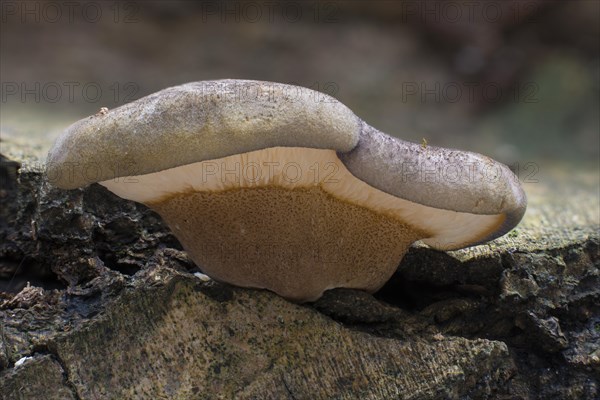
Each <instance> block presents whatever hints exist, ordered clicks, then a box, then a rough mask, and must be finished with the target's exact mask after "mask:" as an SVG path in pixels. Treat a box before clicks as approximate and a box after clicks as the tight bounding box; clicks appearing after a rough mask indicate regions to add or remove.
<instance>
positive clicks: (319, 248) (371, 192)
mask: <svg viewBox="0 0 600 400" xmlns="http://www.w3.org/2000/svg"><path fill="white" fill-rule="evenodd" d="M100 183H101V184H102V185H104V186H106V187H107V188H108V189H109V190H111V191H112V192H114V193H115V194H117V195H118V196H120V197H123V198H126V199H130V200H134V201H137V202H141V203H144V204H147V205H149V206H150V207H151V208H153V209H155V210H156V211H157V212H158V213H159V214H160V215H161V216H162V217H163V218H164V219H165V220H166V222H167V223H168V224H169V226H171V228H172V229H173V231H174V233H175V235H176V236H177V237H178V239H179V240H180V241H181V242H182V245H183V246H184V248H185V249H186V250H187V251H188V252H189V254H190V256H191V257H192V259H193V260H194V261H195V262H196V263H197V264H198V265H199V266H200V267H201V268H202V269H203V271H204V272H206V273H207V274H208V275H210V276H212V277H213V278H215V279H218V280H222V281H226V282H229V283H233V284H236V285H239V286H246V287H257V288H266V289H270V290H272V291H275V292H276V293H279V294H280V295H283V296H285V297H288V298H290V299H294V300H299V301H307V300H314V299H316V298H318V297H320V295H321V294H322V293H323V292H324V291H325V290H327V289H331V288H335V287H353V288H358V289H365V290H369V291H375V290H377V289H379V288H380V287H381V286H382V285H383V284H384V283H385V282H386V281H387V280H388V279H389V277H390V276H391V275H392V274H393V272H394V271H395V269H396V267H397V265H398V263H399V261H400V260H401V258H402V257H403V255H404V253H405V252H406V251H407V250H408V247H409V246H410V244H411V243H413V242H414V241H416V240H422V241H423V242H425V243H426V244H428V245H430V246H432V247H434V248H437V249H443V250H447V249H455V248H461V247H465V246H468V245H469V244H472V243H476V242H478V241H479V240H481V239H482V238H484V237H486V236H488V235H489V234H490V232H493V231H495V230H496V229H498V227H499V226H500V225H501V224H502V223H503V222H504V219H505V216H504V215H503V214H496V215H485V214H471V213H465V212H456V211H451V210H445V209H440V208H433V207H429V206H424V205H422V204H418V203H415V202H411V201H408V200H405V199H402V198H398V197H395V196H393V195H390V194H388V193H385V192H383V191H381V190H378V189H376V188H374V187H372V186H370V185H369V184H367V183H365V182H363V181H362V180H360V179H358V178H356V177H355V176H354V175H352V173H350V172H349V171H348V169H347V168H346V167H345V166H344V164H343V163H342V162H341V161H340V159H339V158H338V155H337V154H336V152H335V151H334V150H324V149H313V148H300V147H272V148H266V149H263V150H256V151H251V152H247V153H242V154H236V155H232V156H228V157H223V158H219V159H213V160H206V161H201V162H196V163H192V164H187V165H183V166H179V167H175V168H171V169H166V170H163V171H160V172H155V173H150V174H145V175H138V176H130V177H119V178H115V179H111V180H106V181H103V182H100Z"/></svg>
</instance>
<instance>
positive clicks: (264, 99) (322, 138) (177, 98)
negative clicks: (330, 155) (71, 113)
mask: <svg viewBox="0 0 600 400" xmlns="http://www.w3.org/2000/svg"><path fill="white" fill-rule="evenodd" d="M359 128H360V120H359V119H358V117H357V116H356V115H354V113H353V112H352V111H351V110H350V109H349V108H348V107H346V106H345V105H343V104H342V103H340V102H339V101H337V100H335V99H334V98H332V97H330V96H327V95H325V94H323V93H320V92H315V91H313V90H310V89H306V88H303V87H300V86H294V85H286V84H281V83H275V82H261V81H250V80H235V79H226V80H218V81H202V82H192V83H187V84H184V85H180V86H175V87H171V88H167V89H164V90H161V91H159V92H157V93H154V94H151V95H149V96H146V97H144V98H141V99H139V100H137V101H134V102H131V103H128V104H125V105H123V106H121V107H119V108H116V109H113V110H108V111H105V112H103V113H98V114H96V115H93V116H90V117H88V118H84V119H82V120H80V121H78V122H76V123H74V124H73V125H71V126H70V127H68V128H67V129H66V131H65V132H64V133H63V134H62V135H61V136H60V137H59V138H58V139H57V141H56V143H55V144H54V146H53V147H52V149H51V150H50V152H49V153H48V158H47V163H46V173H47V175H48V177H49V179H50V181H51V182H52V183H53V184H54V185H56V186H58V187H60V188H63V189H75V188H78V187H82V186H86V185H89V184H91V183H95V182H101V181H104V180H107V179H112V178H118V177H121V176H132V175H142V174H147V173H151V172H156V171H161V170H165V169H168V168H173V167H177V166H180V165H186V164H189V163H192V162H197V161H202V160H211V159H216V158H220V157H225V156H229V155H232V154H239V153H244V152H248V151H252V150H259V149H264V148H269V147H275V146H288V147H289V146H296V147H310V148H323V149H334V150H337V151H349V150H351V149H352V148H353V147H354V146H355V145H356V143H357V142H358V136H359Z"/></svg>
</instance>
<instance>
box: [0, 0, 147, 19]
mask: <svg viewBox="0 0 600 400" xmlns="http://www.w3.org/2000/svg"><path fill="white" fill-rule="evenodd" d="M141 7H142V6H141V3H139V2H135V1H10V0H9V1H2V2H1V3H0V21H1V22H2V23H14V22H18V23H22V24H28V23H34V24H41V23H47V24H58V23H66V24H75V23H81V22H84V23H90V24H96V23H99V22H101V21H109V22H113V23H116V24H118V23H124V24H132V23H137V22H140V12H141Z"/></svg>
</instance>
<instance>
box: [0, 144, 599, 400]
mask: <svg viewBox="0 0 600 400" xmlns="http://www.w3.org/2000/svg"><path fill="white" fill-rule="evenodd" d="M43 148H44V144H39V143H14V142H2V149H1V150H2V154H3V156H2V158H1V164H0V178H1V179H2V186H1V188H0V205H1V208H0V323H1V325H0V393H1V394H2V398H3V399H15V398H23V399H26V398H31V399H38V398H47V399H50V398H57V399H63V398H74V399H96V398H98V399H100V398H203V399H204V398H207V399H213V398H214V399H228V398H236V399H237V398H241V399H281V398H290V399H330V398H337V399H354V398H356V399H390V398H401V399H429V398H505V399H514V398H518V399H530V398H551V397H554V398H571V399H581V398H594V397H597V396H599V395H600V305H599V304H600V302H599V300H600V271H599V263H600V261H599V260H600V257H599V245H598V243H599V238H598V236H599V233H598V231H599V227H600V223H599V215H598V213H599V209H598V208H599V204H598V202H599V198H598V186H597V185H598V181H597V179H598V176H597V173H595V172H593V173H587V174H583V173H581V174H578V175H571V176H567V175H565V174H562V175H561V174H560V170H556V171H553V172H549V171H545V172H546V174H545V175H544V176H543V178H540V179H541V180H540V182H538V183H527V184H526V185H525V189H526V192H527V194H528V196H529V209H528V212H527V214H526V216H525V219H524V221H523V222H522V223H521V225H519V227H518V228H517V229H516V230H515V231H513V232H511V233H509V234H508V235H506V236H504V237H503V238H500V239H498V240H496V241H494V242H493V243H490V244H487V245H483V246H478V247H474V248H470V249H465V250H461V251H456V252H450V253H443V252H437V251H433V250H431V249H428V248H426V247H425V246H420V245H416V246H414V247H413V248H412V249H411V251H410V252H409V253H408V254H407V256H406V257H405V259H404V260H403V261H402V263H401V264H400V266H399V268H398V271H397V272H396V274H395V275H394V276H393V278H392V279H391V280H390V281H389V282H388V284H386V286H385V287H384V288H383V289H382V290H381V291H380V292H378V293H377V294H375V296H371V295H369V294H366V293H363V292H359V291H354V290H343V289H338V290H333V291H330V292H327V293H326V294H325V296H323V298H321V299H320V300H319V301H317V302H316V303H313V304H304V305H298V304H293V303H290V302H288V301H286V300H284V299H282V298H280V297H278V296H277V295H274V294H272V293H270V292H268V291H263V290H250V289H241V288H235V287H231V286H229V285H225V284H221V283H218V282H215V281H212V280H210V279H206V278H205V277H203V276H202V275H200V274H199V272H200V271H199V270H198V268H197V267H196V266H194V265H193V264H192V263H191V262H190V261H189V259H188V258H187V256H186V254H185V252H183V251H182V249H181V247H180V245H179V243H178V242H177V240H176V239H175V238H174V237H173V235H172V234H171V233H170V231H169V230H168V228H167V227H166V226H165V225H164V224H163V223H162V221H161V220H160V218H159V217H158V216H157V215H156V214H155V213H153V212H152V211H150V210H149V209H147V208H146V207H144V206H143V205H140V204H135V203H132V202H128V201H125V200H122V199H120V198H117V197H116V196H114V195H112V194H111V193H110V192H108V191H106V190H105V189H104V188H102V187H101V186H99V185H92V186H90V187H88V188H85V189H81V190H74V191H63V190H59V189H57V188H53V187H51V186H50V185H49V184H48V183H47V182H46V180H45V177H44V174H43V166H42V163H41V161H40V160H42V157H43V155H42V150H41V149H43Z"/></svg>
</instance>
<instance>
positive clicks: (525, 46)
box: [0, 0, 600, 179]
mask: <svg viewBox="0 0 600 400" xmlns="http://www.w3.org/2000/svg"><path fill="white" fill-rule="evenodd" d="M599 3H600V2H598V1H596V0H576V1H541V0H540V1H537V0H536V1H500V0H497V1H449V2H448V1H447V2H439V1H398V0H393V1H347V2H340V1H322V2H316V1H302V2H301V1H282V2H276V1H247V2H234V1H222V2H217V1H203V2H191V1H189V2H188V1H185V2H173V1H170V2H167V1H144V2H115V1H91V2H65V1H49V2H48V1H26V2H20V1H19V2H18V1H3V2H2V8H1V22H2V23H1V36H0V37H1V39H0V46H1V47H0V51H1V52H0V54H1V62H0V72H1V82H2V102H1V107H2V111H1V115H0V119H1V133H2V138H3V140H27V138H29V137H32V136H36V137H41V138H43V139H44V140H45V139H48V140H47V143H48V144H47V146H48V147H49V146H50V143H51V141H52V140H53V138H54V137H56V135H58V134H59V133H60V132H61V131H62V130H63V129H64V128H65V127H66V126H68V125H69V124H70V123H72V122H74V121H75V120H78V119H80V118H83V117H85V116H87V115H90V114H93V113H95V112H96V111H97V110H98V109H99V108H100V107H103V106H106V107H109V108H113V107H116V106H118V105H120V104H124V103H126V102H129V101H131V100H134V99H137V98H139V97H142V96H144V95H147V94H149V93H152V92H155V91H157V90H160V89H163V88H165V87H168V86H172V85H177V84H180V83H184V82H189V81H199V80H207V79H219V78H245V79H259V80H269V81H279V82H286V83H296V84H299V85H302V86H306V87H310V88H313V89H316V90H320V91H323V92H326V93H329V94H331V95H333V96H335V97H336V98H337V99H339V100H340V101H342V102H343V103H345V104H346V105H347V106H349V107H350V108H351V109H352V110H353V111H354V112H355V113H356V114H357V115H359V116H360V117H362V118H363V119H365V120H366V121H367V122H368V123H369V124H371V125H373V126H375V127H377V128H379V129H381V130H383V131H384V132H386V133H389V134H391V135H395V136H398V137H401V138H405V139H407V140H411V141H417V142H421V140H422V138H425V139H426V140H427V142H428V143H429V144H432V145H439V146H447V147H457V148H462V149H466V150H472V151H477V152H481V153H485V154H487V155H490V156H492V157H494V158H496V159H499V160H500V161H503V162H505V163H507V164H511V165H512V166H513V167H514V168H515V170H517V172H519V175H520V177H521V178H522V179H524V178H534V179H543V177H544V173H545V172H547V171H553V170H560V171H567V172H569V171H575V172H577V171H582V170H584V169H585V170H587V171H590V170H591V171H596V170H597V169H598V158H599V148H600V145H599V136H600V135H599V111H598V110H599V109H600V106H599V89H600V76H599V65H600V61H599V60H600V58H599V46H600V44H599V37H600V31H599V26H600V6H599ZM0 144H1V142H0ZM43 150H44V151H45V150H46V149H43ZM532 165H533V167H532Z"/></svg>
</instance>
